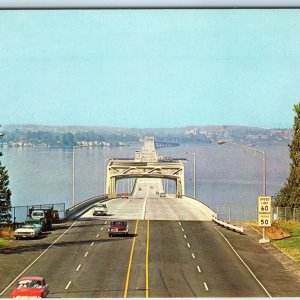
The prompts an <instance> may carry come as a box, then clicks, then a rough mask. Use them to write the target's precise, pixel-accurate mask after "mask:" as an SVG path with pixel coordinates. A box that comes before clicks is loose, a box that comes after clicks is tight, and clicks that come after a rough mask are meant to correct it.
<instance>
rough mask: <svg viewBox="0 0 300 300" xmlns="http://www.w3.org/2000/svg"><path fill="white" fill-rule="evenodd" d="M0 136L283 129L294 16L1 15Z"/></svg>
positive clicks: (290, 99)
mask: <svg viewBox="0 0 300 300" xmlns="http://www.w3.org/2000/svg"><path fill="white" fill-rule="evenodd" d="M0 79H1V83H0V124H2V125H7V124H25V123H31V124H45V125H99V126H102V125H103V126H106V125H107V126H122V127H139V128H145V127H181V126H188V125H246V126H258V127H263V128H275V127H292V125H293V118H294V112H293V105H294V104H295V103H297V102H299V101H300V10H299V9H298V10H297V9H290V10H282V9H279V10H276V9H268V10H258V9H257V10H220V9H218V10H25V11H22V10H20V11H18V10H16V11H9V10H8V11H0Z"/></svg>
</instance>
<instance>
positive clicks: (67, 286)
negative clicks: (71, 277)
mask: <svg viewBox="0 0 300 300" xmlns="http://www.w3.org/2000/svg"><path fill="white" fill-rule="evenodd" d="M70 284H71V281H69V282H68V284H67V285H66V287H65V290H67V289H68V288H69V286H70Z"/></svg>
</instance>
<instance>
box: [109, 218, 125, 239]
mask: <svg viewBox="0 0 300 300" xmlns="http://www.w3.org/2000/svg"><path fill="white" fill-rule="evenodd" d="M108 235H109V236H114V235H128V223H127V221H123V220H117V221H111V222H110V225H109V228H108Z"/></svg>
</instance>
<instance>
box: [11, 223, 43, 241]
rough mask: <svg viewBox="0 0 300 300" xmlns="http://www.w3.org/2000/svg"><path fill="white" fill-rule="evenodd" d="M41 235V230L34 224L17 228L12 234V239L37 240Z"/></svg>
mask: <svg viewBox="0 0 300 300" xmlns="http://www.w3.org/2000/svg"><path fill="white" fill-rule="evenodd" d="M40 233H41V228H40V227H39V226H35V225H34V224H32V225H31V224H26V225H23V226H22V227H20V228H18V229H16V230H15V232H14V237H15V238H16V240H18V239H20V238H27V239H28V238H31V239H34V238H37V237H38V236H39V235H40Z"/></svg>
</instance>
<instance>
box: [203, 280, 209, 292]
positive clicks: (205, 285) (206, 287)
mask: <svg viewBox="0 0 300 300" xmlns="http://www.w3.org/2000/svg"><path fill="white" fill-rule="evenodd" d="M203 284H204V287H205V289H206V290H207V291H208V286H207V284H206V282H203Z"/></svg>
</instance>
